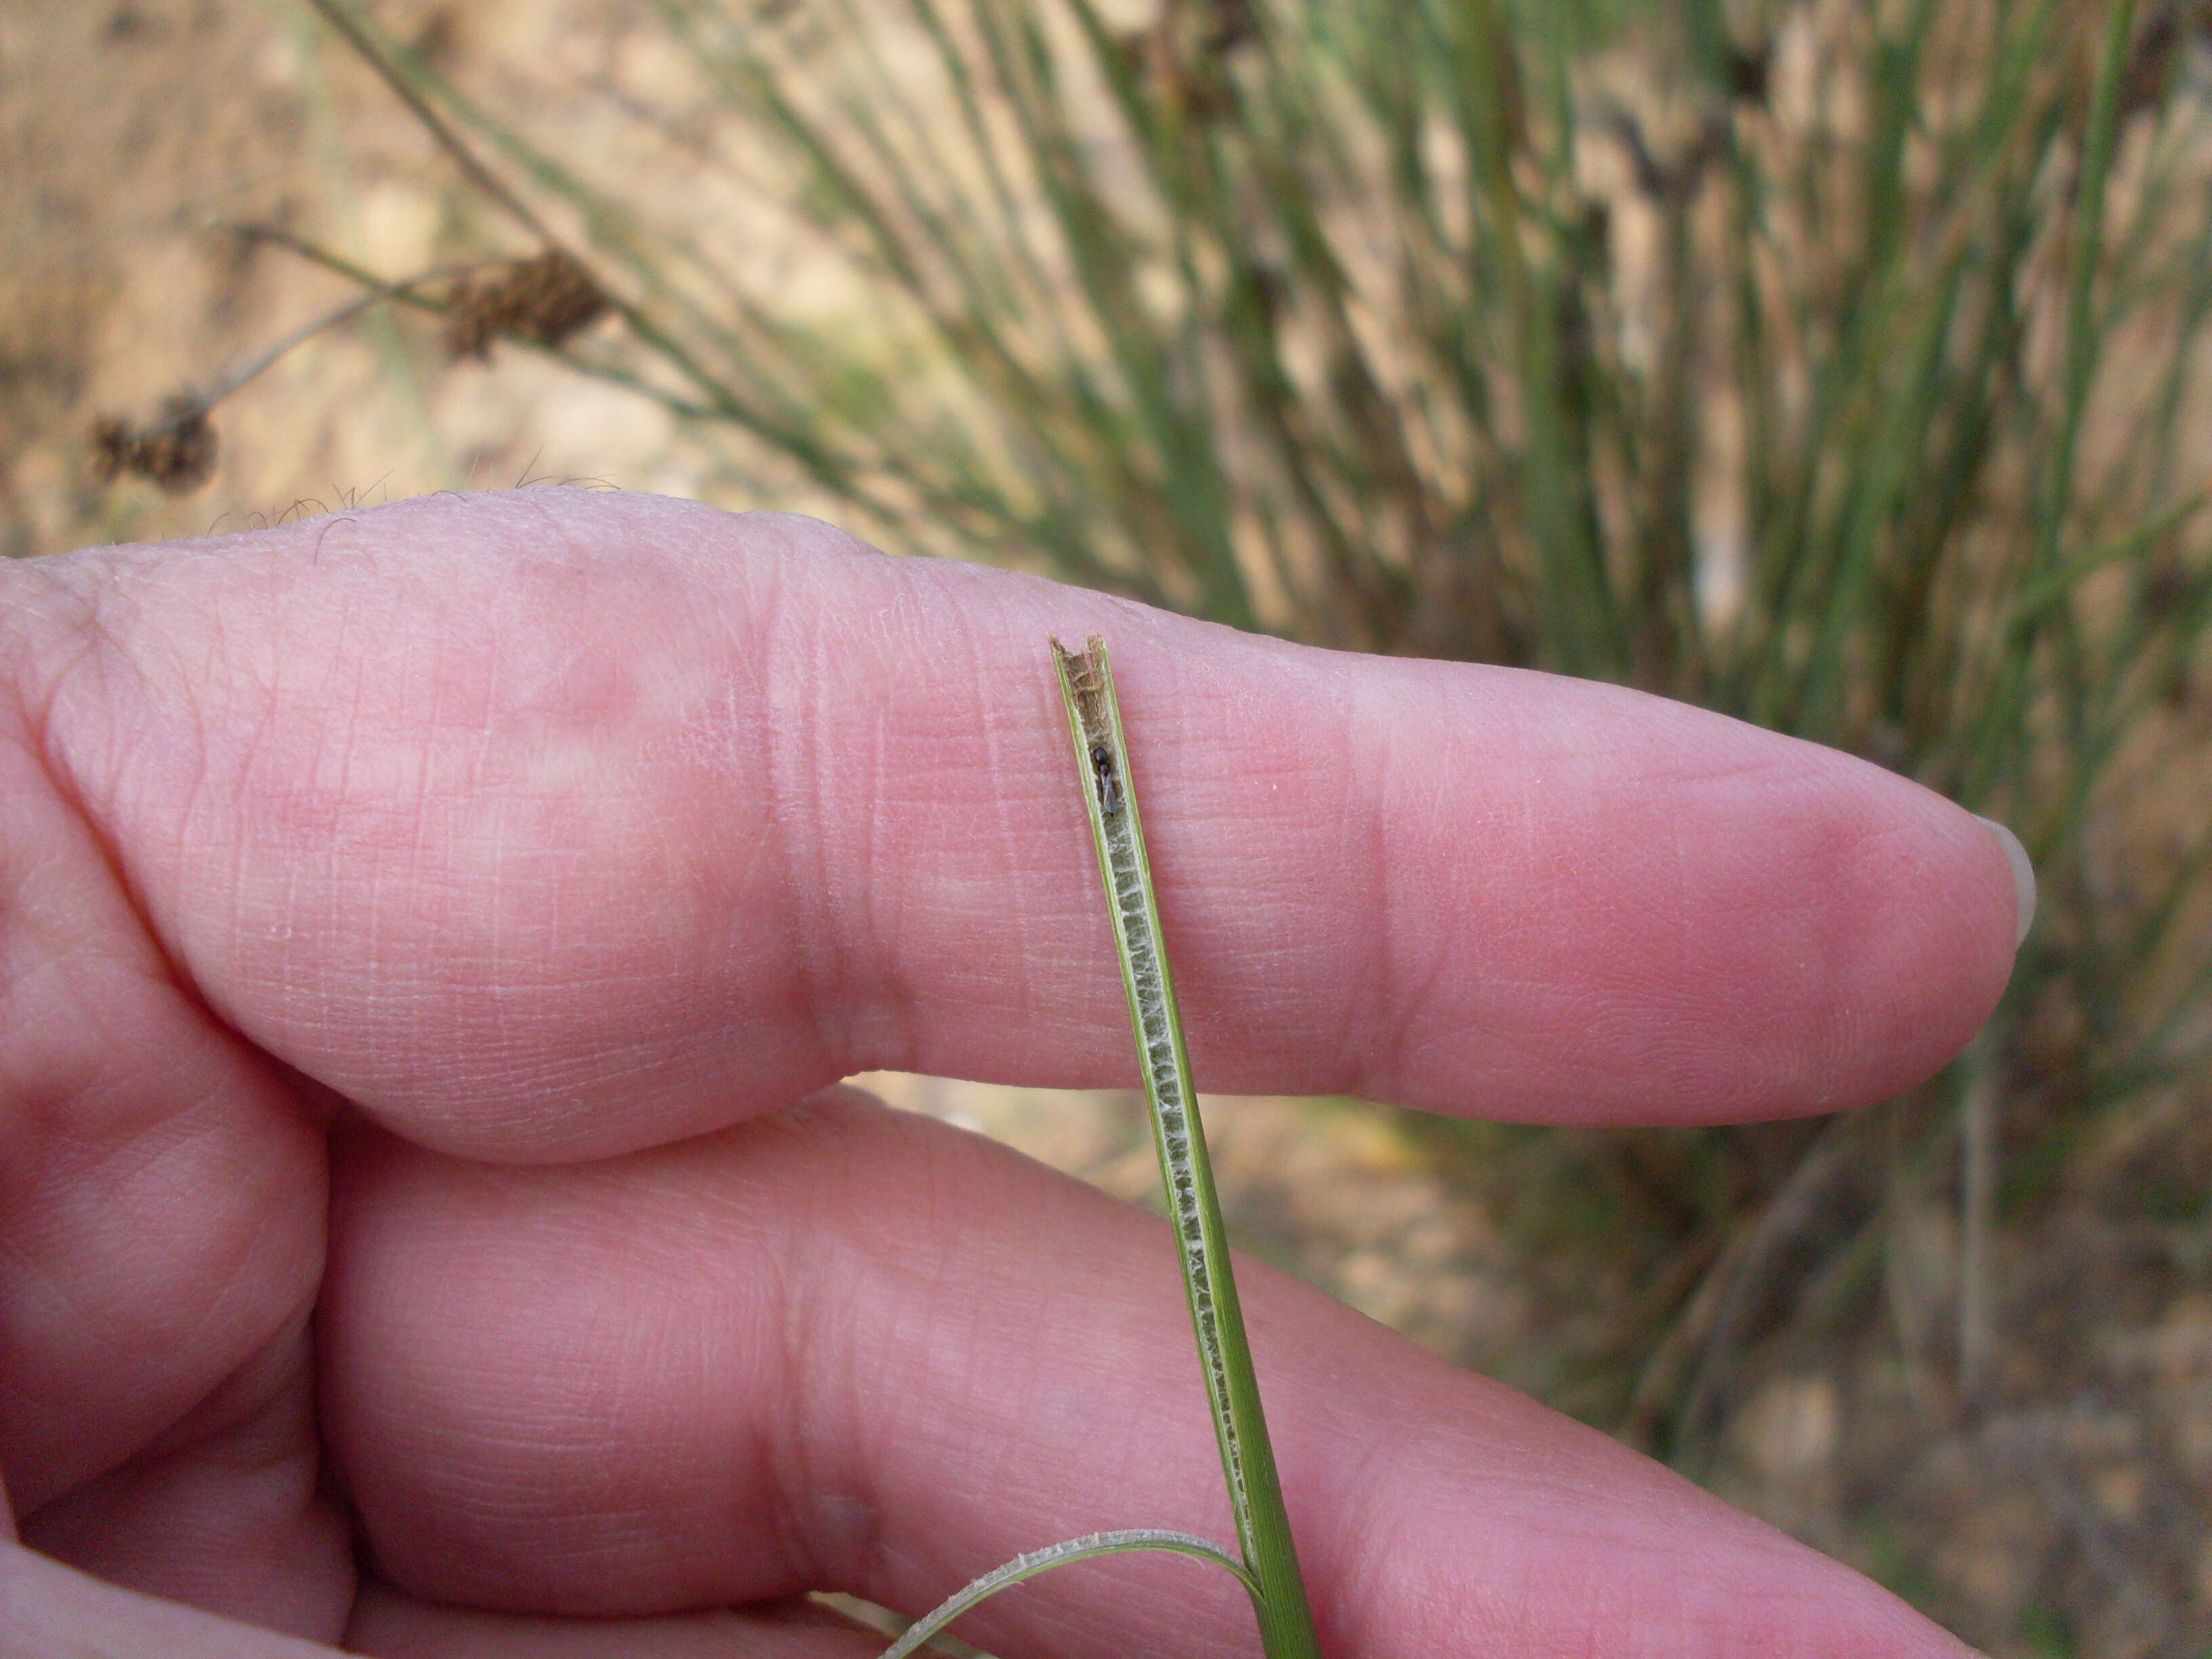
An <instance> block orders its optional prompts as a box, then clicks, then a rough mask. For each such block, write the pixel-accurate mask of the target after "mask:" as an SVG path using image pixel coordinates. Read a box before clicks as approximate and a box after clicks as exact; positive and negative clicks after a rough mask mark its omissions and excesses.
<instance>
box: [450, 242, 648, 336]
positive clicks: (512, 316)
mask: <svg viewBox="0 0 2212 1659" xmlns="http://www.w3.org/2000/svg"><path fill="white" fill-rule="evenodd" d="M446 303H447V313H446V326H445V329H444V331H443V332H442V333H441V336H440V339H441V343H443V344H444V346H445V348H446V351H447V355H448V356H453V357H456V358H459V357H477V358H482V357H485V356H489V355H490V352H491V343H492V342H493V341H494V340H496V339H500V338H501V337H505V338H507V339H514V340H529V341H532V342H533V343H536V344H538V345H544V346H557V345H561V344H564V343H566V342H567V341H568V339H569V338H570V337H573V336H574V335H575V334H576V333H578V332H579V331H581V330H583V329H585V328H587V327H589V326H590V325H592V323H593V322H595V321H597V320H598V319H599V314H600V313H602V312H604V311H605V310H606V308H607V296H606V292H605V289H601V288H600V286H599V283H596V282H594V281H593V280H592V273H591V272H590V271H588V270H586V269H585V268H584V265H583V262H582V261H580V259H578V258H576V256H575V255H574V254H573V253H569V252H565V251H563V250H562V249H560V248H557V247H556V248H551V249H549V250H548V251H546V252H544V253H540V254H538V255H536V256H535V257H533V258H528V259H509V260H507V261H506V262H505V263H503V264H496V265H492V266H489V267H488V268H486V269H485V270H481V271H476V272H472V273H471V274H470V275H468V276H464V277H462V278H461V279H460V280H459V282H458V283H455V284H454V285H453V294H452V295H451V296H450V297H449V298H448V299H447V302H446Z"/></svg>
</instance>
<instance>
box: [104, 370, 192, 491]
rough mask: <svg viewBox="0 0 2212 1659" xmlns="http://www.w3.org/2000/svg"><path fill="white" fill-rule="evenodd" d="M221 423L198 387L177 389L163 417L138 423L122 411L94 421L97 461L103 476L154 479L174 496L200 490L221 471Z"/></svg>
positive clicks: (167, 401)
mask: <svg viewBox="0 0 2212 1659" xmlns="http://www.w3.org/2000/svg"><path fill="white" fill-rule="evenodd" d="M92 457H93V466H94V470H96V471H98V472H99V474H100V478H101V479H102V481H104V482H112V481H113V480H114V479H117V478H119V477H123V475H124V474H125V473H126V472H127V473H129V474H131V476H132V477H139V478H149V479H151V480H152V481H153V482H154V483H155V484H156V485H158V486H159V487H160V488H161V489H163V490H165V491H166V492H167V493H168V494H169V495H184V494H185V493H186V492H187V491H189V490H193V489H198V488H199V487H200V486H201V485H202V484H204V483H206V482H207V481H208V480H209V479H210V477H213V476H214V475H215V461H216V432H215V423H214V422H212V421H210V420H209V419H208V406H207V400H206V399H205V398H203V397H201V396H199V395H198V394H197V393H196V392H172V393H171V394H170V395H169V396H168V397H167V398H164V399H163V400H162V402H161V415H160V416H159V417H158V418H157V419H155V420H154V421H152V422H149V423H148V424H147V425H145V426H143V427H134V426H132V425H131V422H129V421H127V420H125V419H124V418H123V416H120V415H103V416H100V418H99V419H98V420H96V421H94V422H93V423H92Z"/></svg>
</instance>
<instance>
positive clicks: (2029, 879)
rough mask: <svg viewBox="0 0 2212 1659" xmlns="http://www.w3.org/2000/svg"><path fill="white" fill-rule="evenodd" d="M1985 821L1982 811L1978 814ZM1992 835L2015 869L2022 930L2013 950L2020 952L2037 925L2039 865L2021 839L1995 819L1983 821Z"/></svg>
mask: <svg viewBox="0 0 2212 1659" xmlns="http://www.w3.org/2000/svg"><path fill="white" fill-rule="evenodd" d="M1974 816H1975V817H1978V818H1982V815H1981V814H1980V813H1979V812H1977V813H1975V814H1974ZM1982 822H1983V823H1984V824H1985V825H1987V826H1988V828H1989V832H1990V834H1991V835H1993V836H1996V838H1997V845H1998V846H2000V847H2002V848H2004V855H2005V862H2006V863H2007V864H2009V865H2010V866H2012V899H2013V907H2014V914H2015V915H2017V916H2018V917H2019V918H2020V931H2019V932H2018V933H2016V934H2015V936H2014V938H2013V942H2012V944H2013V949H2015V951H2017V950H2018V949H2019V948H2020V946H2021V942H2022V941H2023V940H2025V939H2027V930H2028V929H2029V928H2031V927H2034V926H2035V866H2033V865H2032V864H2030V863H2029V862H2028V861H2027V848H2025V847H2022V846H2021V844H2020V837H2019V836H2015V834H2013V832H2012V831H2011V830H2009V829H2006V828H2005V827H2004V825H2002V823H1998V822H1997V821H1996V819H1995V818H1982Z"/></svg>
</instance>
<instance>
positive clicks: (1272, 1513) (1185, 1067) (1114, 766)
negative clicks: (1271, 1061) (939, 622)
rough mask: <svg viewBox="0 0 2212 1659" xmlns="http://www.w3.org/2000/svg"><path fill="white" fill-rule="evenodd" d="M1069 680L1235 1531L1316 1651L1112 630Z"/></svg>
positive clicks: (1286, 1626)
mask: <svg viewBox="0 0 2212 1659" xmlns="http://www.w3.org/2000/svg"><path fill="white" fill-rule="evenodd" d="M1053 653H1054V657H1055V659H1057V661H1058V664H1059V668H1060V694H1061V696H1062V697H1063V698H1064V699H1065V701H1066V705H1067V720H1068V726H1069V729H1070V731H1071V732H1072V733H1073V737H1074V739H1075V753H1076V767H1077V770H1078V771H1079V773H1080V774H1081V776H1082V779H1083V790H1084V799H1085V802H1086V803H1087V805H1088V807H1089V811H1090V817H1091V840H1092V842H1094V843H1095V845H1096V846H1097V852H1098V870H1099V874H1100V876H1101V877H1102V878H1103V880H1104V883H1105V886H1106V906H1107V909H1108V911H1109V913H1110V914H1111V915H1112V918H1113V923H1114V941H1115V951H1116V954H1117V955H1118V956H1119V957H1121V982H1122V987H1123V988H1124V989H1125V990H1126V991H1127V993H1128V999H1129V1018H1130V1022H1131V1024H1133V1026H1134V1027H1135V1028H1136V1035H1137V1054H1138V1058H1139V1063H1140V1064H1141V1066H1142V1068H1143V1072H1144V1078H1145V1095H1146V1099H1147V1101H1148V1102H1149V1103H1151V1107H1152V1139H1153V1143H1154V1146H1156V1148H1157V1149H1158V1152H1159V1157H1160V1174H1161V1178H1162V1179H1163V1180H1164V1182H1165V1183H1166V1186H1167V1195H1168V1208H1169V1216H1170V1220H1171V1221H1172V1222H1173V1224H1174V1225H1175V1230H1176V1241H1177V1243H1178V1244H1179V1246H1180V1248H1181V1255H1182V1273H1183V1284H1184V1287H1185V1289H1186V1290H1187V1291H1188V1294H1189V1299H1190V1316H1191V1323H1192V1326H1193V1327H1194V1329H1195V1331H1196V1333H1197V1336H1198V1352H1199V1361H1200V1367H1201V1369H1202V1370H1203V1371H1204V1373H1205V1376H1206V1399H1207V1401H1208V1403H1209V1404H1210V1405H1211V1407H1212V1412H1213V1428H1214V1435H1215V1437H1216V1438H1217V1439H1218V1441H1219V1443H1220V1447H1221V1467H1222V1471H1223V1473H1224V1474H1225V1476H1226V1477H1227V1479H1228V1482H1229V1498H1230V1503H1231V1507H1232V1508H1233V1509H1234V1510H1235V1512H1236V1519H1237V1543H1238V1545H1239V1546H1240V1547H1242V1549H1243V1553H1244V1560H1245V1565H1246V1566H1247V1567H1248V1568H1249V1570H1250V1571H1251V1574H1252V1577H1253V1580H1254V1582H1255V1583H1256V1584H1257V1586H1258V1592H1259V1593H1258V1595H1257V1596H1256V1597H1255V1607H1256V1609H1257V1612H1258V1614H1259V1619H1260V1636H1261V1642H1262V1644H1264V1646H1265V1647H1266V1650H1267V1659H1320V1652H1321V1649H1320V1645H1319V1643H1318V1640H1317V1638H1316V1636H1315V1633H1314V1625H1313V1613H1312V1611H1311V1609H1310V1607H1308V1605H1307V1602H1306V1593H1305V1583H1304V1577H1303V1576H1302V1575H1301V1574H1300V1572H1299V1571H1298V1558H1297V1550H1296V1548H1295V1547H1293V1545H1292V1543H1291V1526H1290V1518H1289V1516H1288V1515H1287V1514H1286V1512H1285V1510H1284V1507H1283V1493H1282V1487H1281V1484H1280V1482H1279V1480H1278V1479H1277V1476H1276V1473H1275V1458H1274V1453H1273V1449H1272V1448H1271V1447H1270V1445H1269V1443H1268V1439H1267V1420H1266V1419H1265V1418H1264V1417H1263V1416H1262V1415H1261V1409H1260V1387H1259V1383H1258V1380H1257V1378H1256V1377H1255V1375H1254V1372H1253V1369H1252V1352H1251V1348H1250V1346H1249V1344H1248V1343H1247V1342H1246V1340H1245V1335H1244V1317H1243V1312H1242V1310H1241V1309H1240V1308H1239V1305H1238V1303H1237V1282H1236V1279H1234V1277H1232V1275H1231V1269H1230V1262H1229V1238H1228V1229H1227V1228H1226V1226H1225V1225H1224V1223H1223V1221H1222V1217H1221V1202H1220V1200H1219V1199H1218V1197H1216V1195H1215V1194H1214V1189H1213V1172H1212V1165H1211V1164H1209V1162H1208V1161H1207V1158H1206V1131H1205V1127H1204V1125H1203V1124H1202V1123H1201V1122H1200V1118H1199V1112H1198V1102H1197V1097H1196V1096H1195V1094H1194V1092H1193V1091H1192V1089H1191V1086H1190V1059H1189V1056H1188V1054H1187V1053H1186V1052H1185V1050H1184V1047H1183V1036H1182V1018H1181V1016H1180V1015H1179V1013H1178V1012H1177V1010H1176V999H1175V981H1174V979H1173V976H1172V975H1170V972H1169V969H1168V957H1167V950H1166V946H1165V945H1164V943H1163V941H1162V939H1161V930H1160V913H1159V904H1158V900H1157V899H1156V897H1155V896H1154V894H1153V891H1152V867H1151V865H1150V863H1149V862H1148V860H1146V856H1145V834H1144V828H1143V825H1142V824H1141V823H1139V818H1138V813H1137V793H1136V788H1135V785H1134V780H1133V777H1132V776H1131V774H1130V770H1129V756H1128V749H1127V744H1125V742H1124V741H1123V738H1122V732H1121V708H1120V707H1119V705H1118V704H1117V703H1116V702H1115V697H1114V675H1113V671H1112V669H1111V668H1110V667H1109V665H1108V664H1107V660H1106V646H1105V642H1104V641H1103V640H1101V639H1099V638H1098V637H1097V635H1093V636H1092V637H1091V641H1090V642H1089V644H1088V647H1086V648H1085V650H1084V651H1083V652H1081V653H1074V652H1071V651H1069V650H1068V649H1067V648H1066V647H1065V646H1063V645H1061V644H1060V641H1057V640H1054V641H1053Z"/></svg>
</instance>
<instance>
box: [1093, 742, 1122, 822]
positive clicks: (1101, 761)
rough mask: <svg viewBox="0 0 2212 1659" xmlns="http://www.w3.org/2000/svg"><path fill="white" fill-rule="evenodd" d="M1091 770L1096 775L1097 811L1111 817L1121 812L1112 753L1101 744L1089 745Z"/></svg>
mask: <svg viewBox="0 0 2212 1659" xmlns="http://www.w3.org/2000/svg"><path fill="white" fill-rule="evenodd" d="M1091 770H1092V771H1093V772H1095V773H1097V775H1098V811H1099V814H1100V816H1101V817H1109V818H1110V817H1113V816H1114V815H1115V813H1116V812H1119V811H1121V775H1119V774H1118V773H1116V772H1115V769H1114V751H1113V750H1110V749H1109V748H1108V747H1107V746H1106V745H1105V744H1103V743H1094V744H1091Z"/></svg>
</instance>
